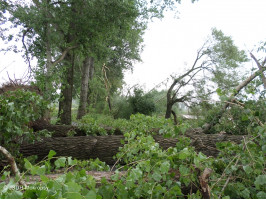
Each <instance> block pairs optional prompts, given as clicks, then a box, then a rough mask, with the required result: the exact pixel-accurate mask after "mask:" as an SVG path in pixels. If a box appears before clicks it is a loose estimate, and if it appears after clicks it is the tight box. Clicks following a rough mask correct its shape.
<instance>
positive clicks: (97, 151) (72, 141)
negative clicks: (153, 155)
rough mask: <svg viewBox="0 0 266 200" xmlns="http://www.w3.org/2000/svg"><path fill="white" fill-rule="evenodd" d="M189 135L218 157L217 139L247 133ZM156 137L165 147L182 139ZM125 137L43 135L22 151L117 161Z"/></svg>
mask: <svg viewBox="0 0 266 200" xmlns="http://www.w3.org/2000/svg"><path fill="white" fill-rule="evenodd" d="M186 136H187V137H189V138H190V139H191V140H192V143H191V145H192V146H194V147H195V150H196V151H197V152H202V153H204V154H205V155H207V156H214V157H216V156H217V155H218V153H219V151H218V150H217V149H216V143H217V142H222V141H232V142H235V143H240V142H241V140H242V138H243V136H233V135H226V134H213V135H204V134H192V133H187V134H186ZM180 137H181V136H180ZM154 139H155V141H156V142H158V143H159V145H160V146H161V147H162V148H163V149H167V148H169V147H175V146H176V143H177V142H178V139H173V138H171V139H166V138H163V137H162V136H154ZM121 140H124V136H122V135H108V136H79V137H52V138H43V139H42V141H39V142H35V143H34V144H23V145H22V146H21V148H20V153H22V154H23V155H24V156H31V155H37V156H38V158H39V159H43V158H44V157H45V156H47V155H48V153H49V151H50V150H54V151H55V152H56V153H57V155H56V156H72V157H73V158H77V159H90V158H93V159H95V158H99V159H100V160H101V161H103V162H106V163H107V164H110V165H112V164H114V163H115V160H114V158H113V156H114V155H116V153H117V152H118V149H119V147H122V146H123V145H122V144H121Z"/></svg>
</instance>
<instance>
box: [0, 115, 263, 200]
mask: <svg viewBox="0 0 266 200" xmlns="http://www.w3.org/2000/svg"><path fill="white" fill-rule="evenodd" d="M86 117H87V119H86ZM95 118H96V119H93V118H92V117H89V116H85V117H84V118H83V119H82V120H84V122H85V120H87V121H89V120H91V121H94V122H97V124H102V123H103V122H107V124H109V125H112V126H114V127H116V126H123V129H124V130H126V131H127V132H126V133H125V135H124V136H125V140H124V141H122V143H123V144H124V146H123V147H121V148H120V149H119V153H118V154H117V155H116V159H117V161H118V162H117V163H116V165H115V166H114V168H116V172H115V174H114V175H112V177H111V182H109V181H107V180H106V179H105V178H102V180H101V182H97V181H96V180H95V179H94V178H93V177H92V176H90V175H88V174H87V173H86V170H97V171H103V170H104V171H108V170H110V168H109V166H107V165H106V164H105V163H103V162H101V161H100V160H98V159H96V160H89V161H79V160H76V159H72V158H71V157H60V158H58V157H54V156H55V155H56V153H55V152H54V151H50V153H49V155H48V157H47V159H46V160H44V161H41V162H40V163H39V164H37V165H33V164H31V163H30V162H29V160H27V159H24V160H25V168H26V169H27V171H26V174H27V173H29V174H32V175H37V176H39V177H40V178H41V182H35V183H32V184H30V185H29V187H28V188H23V187H18V186H17V185H16V182H17V180H16V179H14V178H11V180H10V181H9V183H8V184H5V183H4V182H3V183H0V197H1V198H10V197H12V198H201V193H200V191H199V188H200V185H199V180H198V177H199V175H200V174H201V173H202V171H203V170H204V169H205V168H210V169H212V171H213V172H212V174H211V177H210V183H209V186H210V188H211V197H212V198H264V197H265V192H266V191H265V174H264V169H265V156H264V155H265V149H266V148H265V142H266V141H265V138H266V137H265V136H266V135H265V133H266V127H265V125H264V126H257V127H256V128H255V129H253V130H252V132H251V133H250V137H246V138H245V139H243V141H242V143H241V144H234V143H231V142H224V143H219V144H217V147H218V148H219V150H220V154H219V156H218V157H217V158H212V157H207V156H205V155H204V154H202V153H196V152H195V150H194V148H193V147H192V146H190V139H189V138H186V137H184V136H183V134H182V132H183V131H185V129H184V130H183V131H181V129H180V127H179V128H175V126H173V125H171V121H170V120H165V119H162V118H157V117H151V116H144V115H141V114H137V115H132V116H131V119H130V121H128V120H124V119H118V120H114V121H113V119H112V118H111V117H110V116H109V117H103V116H100V115H98V116H96V117H95ZM111 123H113V124H111ZM154 127H158V128H160V131H159V133H160V134H163V135H165V136H167V134H168V133H169V132H172V133H174V134H175V136H176V137H177V138H178V142H177V144H176V146H175V147H171V148H169V149H167V150H162V149H161V148H160V146H159V144H158V143H156V142H155V141H154V139H153V137H152V136H151V135H152V133H151V132H150V131H148V130H151V129H152V128H154ZM169 127H171V128H169ZM167 128H168V129H167ZM171 136H172V137H173V135H171ZM52 160H53V162H51V161H52ZM122 163H123V164H122ZM121 164H122V165H121ZM57 170H59V171H61V172H62V170H63V171H64V172H65V173H64V174H63V175H60V176H59V177H57V178H56V179H52V178H48V177H47V175H48V174H50V173H54V172H57ZM121 171H123V172H124V173H123V174H122V175H121V174H119V173H120V172H121ZM26 174H25V175H26ZM7 178H10V174H9V173H8V172H2V180H5V179H7ZM191 184H192V185H194V186H196V189H195V190H194V189H193V190H191ZM16 186H17V187H16ZM186 188H188V190H186Z"/></svg>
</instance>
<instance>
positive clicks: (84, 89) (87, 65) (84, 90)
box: [77, 57, 93, 119]
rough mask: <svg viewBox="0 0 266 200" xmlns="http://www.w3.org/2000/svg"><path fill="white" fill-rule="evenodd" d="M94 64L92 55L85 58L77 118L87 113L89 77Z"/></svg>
mask: <svg viewBox="0 0 266 200" xmlns="http://www.w3.org/2000/svg"><path fill="white" fill-rule="evenodd" d="M92 65H93V58H92V57H87V58H85V60H84V62H83V69H82V80H81V89H80V101H79V108H78V114H77V119H81V118H82V117H83V116H84V115H85V114H86V105H87V96H88V88H89V77H90V69H91V68H92V67H91V66H92Z"/></svg>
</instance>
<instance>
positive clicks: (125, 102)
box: [113, 89, 156, 119]
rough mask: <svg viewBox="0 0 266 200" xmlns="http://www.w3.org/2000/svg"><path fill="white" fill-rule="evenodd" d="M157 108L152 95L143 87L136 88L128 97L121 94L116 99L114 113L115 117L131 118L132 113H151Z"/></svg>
mask: <svg viewBox="0 0 266 200" xmlns="http://www.w3.org/2000/svg"><path fill="white" fill-rule="evenodd" d="M155 110H156V109H155V103H154V101H153V98H152V95H150V94H144V92H143V90H141V89H135V90H134V95H132V96H129V97H128V98H126V97H123V96H122V97H121V96H120V97H119V98H117V99H115V101H114V111H113V115H114V117H115V118H124V119H129V118H130V116H131V115H132V114H137V113H140V114H144V115H151V114H152V113H153V112H155Z"/></svg>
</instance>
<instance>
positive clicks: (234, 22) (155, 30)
mask: <svg viewBox="0 0 266 200" xmlns="http://www.w3.org/2000/svg"><path fill="white" fill-rule="evenodd" d="M190 2H191V1H190V0H183V1H182V4H181V5H178V11H179V14H178V17H179V19H175V18H174V14H173V13H168V14H167V15H166V16H165V18H164V19H163V20H161V21H160V20H154V23H151V24H150V26H149V29H148V31H147V32H146V34H145V36H144V41H145V45H146V47H145V48H144V51H143V53H142V60H143V63H137V64H136V65H135V67H134V72H133V74H132V73H130V72H127V73H126V76H125V81H126V83H127V84H129V85H131V86H132V85H134V84H140V85H142V86H145V88H146V90H150V89H151V88H153V87H154V86H155V85H157V84H159V83H160V82H162V81H164V80H165V79H166V78H167V77H170V75H171V74H176V73H180V72H181V71H182V70H184V67H185V63H187V65H188V67H189V66H191V64H192V62H193V61H194V59H195V56H196V52H197V49H199V48H200V47H201V45H202V44H203V42H204V41H205V39H206V38H207V35H208V34H211V28H212V27H216V28H217V29H220V30H222V31H223V32H224V33H225V34H226V35H230V36H232V38H233V40H234V41H235V44H236V45H237V46H238V47H239V48H241V49H244V50H252V49H253V48H254V45H258V43H259V42H260V41H262V40H264V41H265V39H266V21H265V20H266V12H265V10H266V0H199V1H198V2H196V3H194V4H192V3H190Z"/></svg>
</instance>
